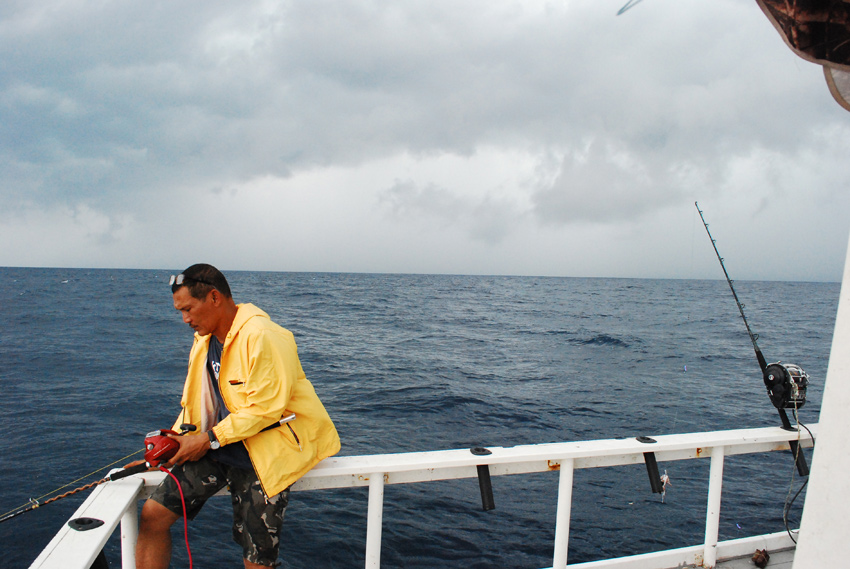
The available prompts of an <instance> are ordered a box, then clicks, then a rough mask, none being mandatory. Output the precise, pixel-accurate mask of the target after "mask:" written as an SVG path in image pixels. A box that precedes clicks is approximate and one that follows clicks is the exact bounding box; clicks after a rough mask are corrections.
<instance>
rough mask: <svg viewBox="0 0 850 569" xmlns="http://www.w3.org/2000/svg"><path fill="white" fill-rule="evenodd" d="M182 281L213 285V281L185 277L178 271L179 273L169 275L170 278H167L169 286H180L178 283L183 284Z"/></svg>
mask: <svg viewBox="0 0 850 569" xmlns="http://www.w3.org/2000/svg"><path fill="white" fill-rule="evenodd" d="M184 281H194V282H196V283H203V284H205V285H210V286H211V287H214V286H215V285H214V284H213V283H211V282H209V281H205V280H204V279H198V278H195V277H187V276H186V275H184V274H183V273H180V274H179V275H171V278H170V279H168V284H169V286H174V285H177V286H180V285H182V284H183V282H184Z"/></svg>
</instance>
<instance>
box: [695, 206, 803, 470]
mask: <svg viewBox="0 0 850 569" xmlns="http://www.w3.org/2000/svg"><path fill="white" fill-rule="evenodd" d="M694 205H695V206H696V208H697V211H698V212H699V217H700V219H702V224H703V226H705V232H706V233H707V234H708V238H709V239H711V246H712V247H714V253H715V254H716V255H717V260H718V261H720V268H722V269H723V274H724V275H725V276H726V282H727V283H728V284H729V289H730V290H731V291H732V296H733V297H734V298H735V304H737V305H738V312H740V313H741V319H742V320H743V321H744V326H746V328H747V334H749V336H750V341H751V342H752V344H753V350H754V351H755V353H756V359H757V360H758V362H759V367H760V368H761V373H762V379H763V380H764V385H765V387H766V388H767V394H768V397H769V398H770V401H771V403H773V406H774V407H776V409H777V411H778V412H779V419H780V420H781V421H782V428H783V429H785V430H787V431H795V430H797V429H794V427H792V426H791V421H789V420H788V414H787V413H786V412H785V409H793V411H794V418H795V420H796V418H797V410H798V409H799V408H801V407H802V406H803V405H805V403H806V388H807V387H808V385H809V374H807V373H806V372H805V371H803V369H802V368H801V367H800V366H798V365H795V364H786V363H783V362H781V361H778V362H776V363H772V364H768V363H767V360H766V359H765V357H764V354H762V352H761V349H760V348H759V345H758V337H759V336H758V334H755V333H753V331H752V329H751V328H750V323H749V321H747V315H746V314H745V313H744V304H743V303H741V301H740V299H739V298H738V293H737V292H735V285H734V281H733V280H732V279H731V278H729V272H728V271H727V270H726V264H725V263H724V262H723V257H721V256H720V251H719V250H718V249H717V242H716V241H715V239H714V237H712V236H711V231H709V229H708V223H707V222H706V221H705V216H704V215H703V212H702V210H701V209H700V208H699V203H697V202H694ZM798 423H799V421H798ZM788 444H789V446H790V447H791V452H792V454H793V455H794V461H795V462H796V464H797V472H799V473H800V476H807V475H808V474H809V467H808V465H807V464H806V457H805V456H804V455H803V453H801V452H799V445H798V442H797V441H794V440H792V441H788Z"/></svg>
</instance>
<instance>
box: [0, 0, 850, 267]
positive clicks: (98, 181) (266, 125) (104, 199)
mask: <svg viewBox="0 0 850 569" xmlns="http://www.w3.org/2000/svg"><path fill="white" fill-rule="evenodd" d="M617 8H619V5H618V4H616V3H614V4H608V3H605V2H596V1H590V0H585V1H567V2H563V3H550V2H539V3H534V2H529V3H523V4H517V3H512V2H510V3H502V2H492V1H483V0H481V1H470V2H449V1H438V2H425V1H422V2H417V1H414V2H404V3H401V4H400V3H397V2H387V1H373V2H345V3H342V4H340V3H337V2H330V1H327V0H317V1H312V2H302V1H288V2H266V1H259V0H257V1H245V2H238V3H233V2H219V1H200V0H197V1H188V2H180V3H174V2H166V1H158V2H145V3H138V2H130V1H118V2H110V3H107V4H105V5H92V4H90V3H86V2H82V1H78V2H75V1H71V2H46V3H31V2H9V3H6V4H5V5H4V7H3V8H0V10H2V14H0V70H2V76H0V198H2V199H3V203H4V208H3V212H2V213H0V224H2V223H3V222H4V219H5V220H6V221H7V222H8V220H9V219H10V218H11V217H14V216H16V215H17V214H18V213H20V212H28V213H29V214H32V215H36V214H35V212H37V211H40V210H43V211H49V210H51V208H64V210H63V211H85V212H95V213H96V216H95V217H96V218H97V219H104V218H109V219H113V220H120V221H114V222H113V223H112V224H111V225H110V227H113V228H120V227H123V228H124V229H121V230H116V229H113V230H110V231H112V234H114V235H117V236H118V237H117V238H119V239H120V236H121V235H128V231H129V229H127V228H129V227H134V226H137V225H138V226H140V227H148V225H149V224H156V223H157V222H158V221H157V220H159V219H161V218H163V217H164V216H162V214H161V209H162V208H163V207H164V206H163V204H168V203H169V202H170V201H172V200H173V198H174V196H176V195H178V194H184V193H186V192H188V191H189V190H194V189H198V188H218V189H222V188H227V190H224V193H229V195H236V194H237V193H238V192H237V190H236V188H239V187H241V186H244V185H246V184H250V183H252V181H254V180H257V179H260V178H263V177H271V178H274V179H277V180H281V181H283V180H292V179H294V178H295V177H298V176H305V175H312V173H314V172H321V171H323V170H326V169H339V168H350V169H357V168H363V167H366V166H368V165H369V164H372V163H375V162H378V161H384V160H392V158H393V157H397V156H410V157H412V159H413V160H419V161H421V162H423V163H425V162H428V161H429V160H433V158H434V156H439V155H452V156H459V157H465V158H468V159H470V160H473V159H474V157H475V156H476V155H478V153H480V151H481V149H482V148H490V149H497V150H499V151H503V152H505V153H524V154H525V155H528V156H530V157H533V159H534V160H536V161H537V163H538V164H539V168H538V171H537V173H536V175H535V176H530V177H529V179H527V180H525V182H524V183H517V184H516V185H515V187H493V188H491V189H490V190H489V191H485V190H482V189H481V188H478V189H476V191H475V192H471V191H470V190H469V188H467V187H466V186H465V185H464V184H462V183H454V184H447V183H443V182H435V181H434V180H433V179H430V178H429V177H428V176H425V175H419V177H410V176H408V175H406V174H405V172H404V171H399V172H393V173H392V177H394V178H395V179H396V180H402V181H400V182H397V183H396V184H395V185H392V184H386V183H384V184H373V185H372V187H373V188H384V190H379V189H373V192H376V194H375V196H374V199H375V200H378V201H379V203H381V204H382V206H383V207H381V208H379V210H380V215H382V216H384V217H385V218H386V217H390V218H395V219H399V220H405V219H408V220H409V219H420V220H423V219H427V220H429V221H428V222H429V224H430V225H431V226H432V227H442V228H446V227H451V228H461V232H460V233H462V234H464V235H466V236H467V237H468V238H469V239H471V240H473V241H477V242H481V243H488V244H491V245H494V246H495V245H499V244H509V243H510V242H511V240H512V239H514V238H515V237H516V236H518V235H520V234H523V232H528V231H532V229H531V228H532V227H533V225H534V223H538V224H540V226H541V227H547V228H556V227H563V228H567V229H569V228H570V227H571V226H572V225H574V224H576V223H579V224H587V223H591V224H606V223H607V224H622V223H624V222H631V223H640V222H641V221H640V220H641V219H642V220H644V221H643V222H646V220H649V219H652V218H653V216H655V215H658V214H660V212H669V211H670V210H671V208H677V207H686V206H688V204H691V203H692V201H693V198H694V196H695V195H699V196H703V197H707V198H712V199H717V200H719V201H723V200H737V199H738V198H737V197H735V196H737V195H739V194H741V193H747V194H749V195H751V196H752V197H753V200H752V204H749V203H748V204H747V205H746V208H748V209H747V215H755V216H758V215H759V212H760V211H763V212H764V215H770V214H771V213H775V212H773V210H771V207H773V206H772V205H771V204H774V203H776V202H775V200H777V199H782V200H785V201H783V202H782V203H786V201H787V202H788V203H793V202H794V201H795V200H812V199H815V200H821V199H822V200H825V201H828V200H827V199H826V196H829V195H836V193H840V192H841V191H843V190H842V188H846V187H847V181H848V178H849V177H850V174H848V168H847V166H845V165H844V164H843V162H842V161H841V160H840V159H839V157H840V155H841V154H840V152H839V151H838V149H837V147H836V144H835V141H836V140H841V139H843V140H846V139H847V138H848V137H847V135H848V132H847V131H848V126H847V122H846V113H845V112H844V111H842V110H841V109H840V108H839V107H838V106H837V105H835V104H834V103H832V101H831V99H830V97H829V94H828V92H827V91H826V89H825V87H824V85H823V81H822V78H821V77H820V71H819V70H818V68H817V67H816V66H813V65H811V64H808V63H806V62H804V61H802V60H797V59H796V58H795V56H794V55H793V54H792V53H791V52H790V51H789V50H788V49H787V48H786V47H785V46H784V44H783V43H782V41H781V39H780V38H779V37H778V36H777V35H776V32H775V31H774V30H773V29H772V27H771V25H770V23H769V22H768V21H767V20H766V19H765V18H764V16H763V15H762V13H761V11H760V10H759V9H758V6H757V5H756V3H755V2H754V1H752V0H719V1H717V2H713V3H711V4H710V5H702V4H693V3H678V2H645V3H641V4H640V6H638V7H636V8H635V9H633V10H629V11H628V12H627V13H626V14H624V15H623V16H620V17H616V16H615V13H616V10H617ZM435 163H438V162H435ZM827 170H829V171H830V172H831V173H830V174H829V175H826V174H824V172H826V171H827ZM815 172H817V173H818V174H817V177H818V180H819V181H820V182H822V183H821V184H818V185H817V186H815V185H814V184H808V186H809V187H805V188H802V189H801V186H806V185H807V184H806V179H807V178H809V179H811V178H812V177H813V176H815V174H814V173H815ZM751 183H755V184H756V186H755V187H753V186H751V185H748V184H751ZM387 188H388V189H387ZM219 191H222V190H219ZM214 193H215V192H214ZM187 195H188V194H187ZM239 195H247V194H244V193H242V194H239ZM837 199H844V198H842V197H839V198H837ZM165 207H167V206H165ZM80 208H83V209H80ZM92 215H94V214H92ZM319 215H337V216H339V215H344V213H342V212H338V211H331V210H327V211H326V212H325V213H324V214H319ZM95 217H92V218H91V220H90V223H93V224H94V227H95V228H97V227H100V226H99V225H97V223H99V222H95V221H92V220H94V219H95ZM45 219H46V218H45ZM830 223H833V221H832V220H831V221H830ZM836 223H837V222H836ZM154 226H155V225H150V227H154ZM411 227H418V226H417V225H416V224H413V225H412V226H411ZM844 229H846V224H845V225H844V226H842V228H841V229H840V230H838V229H835V230H833V234H838V233H841V232H842V231H844ZM418 230H421V229H418ZM102 233H103V231H100V230H93V233H92V235H94V234H102ZM126 239H131V238H130V237H126ZM843 245H844V244H843V243H841V244H838V245H835V247H843ZM612 246H614V245H612ZM496 256H498V255H496ZM494 259H495V257H494ZM2 262H3V260H2V259H0V264H2ZM494 262H495V261H494ZM369 266H373V265H369ZM317 268H320V267H317ZM388 270H392V268H391V267H388ZM505 270H507V269H505Z"/></svg>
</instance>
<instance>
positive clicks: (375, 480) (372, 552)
mask: <svg viewBox="0 0 850 569" xmlns="http://www.w3.org/2000/svg"><path fill="white" fill-rule="evenodd" d="M383 521H384V473H383V472H375V473H372V474H371V475H370V477H369V511H368V513H367V519H366V569H379V567H380V566H381V526H382V524H383Z"/></svg>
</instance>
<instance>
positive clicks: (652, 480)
mask: <svg viewBox="0 0 850 569" xmlns="http://www.w3.org/2000/svg"><path fill="white" fill-rule="evenodd" d="M637 441H638V442H641V443H646V444H651V443H655V442H657V441H656V440H655V439H653V438H650V437H637ZM643 461H644V463H646V473H647V475H649V485H650V486H651V487H652V492H653V493H655V494H663V493H664V485H663V484H662V483H661V475H660V474H659V473H658V461H656V460H655V453H654V452H645V453H643Z"/></svg>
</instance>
